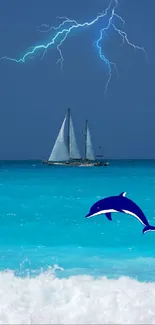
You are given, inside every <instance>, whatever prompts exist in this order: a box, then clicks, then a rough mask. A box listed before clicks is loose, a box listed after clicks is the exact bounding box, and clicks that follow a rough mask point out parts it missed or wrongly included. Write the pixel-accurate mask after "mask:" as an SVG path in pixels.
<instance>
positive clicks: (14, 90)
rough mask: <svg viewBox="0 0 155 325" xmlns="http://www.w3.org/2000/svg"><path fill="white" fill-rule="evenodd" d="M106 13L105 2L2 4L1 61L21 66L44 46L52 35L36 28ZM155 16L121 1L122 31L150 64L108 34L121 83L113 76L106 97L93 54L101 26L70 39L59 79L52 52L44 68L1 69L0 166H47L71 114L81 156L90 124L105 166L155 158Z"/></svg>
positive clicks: (147, 5)
mask: <svg viewBox="0 0 155 325" xmlns="http://www.w3.org/2000/svg"><path fill="white" fill-rule="evenodd" d="M107 5H108V1H106V0H83V1H77V0H74V1H73V0H46V1H45V0H33V1H24V0H16V1H12V0H1V1H0V31H1V33H0V44H1V46H0V57H3V56H5V55H6V56H9V57H13V58H17V59H18V58H20V56H22V55H23V54H24V53H25V52H26V51H27V50H28V49H30V47H31V46H34V45H38V44H41V43H44V44H45V43H46V41H47V40H48V39H50V38H51V37H52V36H51V34H46V33H40V32H38V31H37V29H36V27H37V26H39V25H41V24H43V23H44V24H45V23H46V24H50V25H54V26H56V24H57V23H58V21H57V20H56V17H57V16H69V17H71V18H73V19H76V20H78V22H81V23H83V22H84V21H86V20H91V19H94V18H95V17H96V15H97V14H98V13H99V12H101V11H102V10H103V9H105V8H106V6H107ZM154 11H155V1H154V0H149V1H148V0H136V1H135V0H120V1H119V5H118V8H117V13H118V14H120V15H122V17H123V19H125V21H126V24H125V31H126V32H127V34H128V37H129V39H130V41H131V42H133V43H135V44H136V45H139V46H143V47H144V48H145V50H146V52H147V55H148V59H149V61H148V63H147V62H146V59H145V56H144V54H143V53H142V52H140V51H137V52H136V53H135V52H134V51H133V49H132V48H130V47H129V46H128V45H126V44H125V45H124V46H123V47H120V44H121V39H120V37H119V36H118V35H117V34H115V33H114V32H112V31H110V32H109V33H108V35H107V37H106V40H105V41H104V42H103V43H102V44H103V49H104V53H105V54H106V56H107V57H108V58H109V59H110V60H113V61H115V63H116V65H117V69H118V71H119V78H117V75H116V74H115V72H114V73H113V76H112V79H111V82H110V84H109V88H108V91H107V94H106V97H105V96H104V89H105V84H106V80H107V74H106V73H107V70H106V66H105V64H104V63H103V61H102V60H101V59H100V58H99V56H98V53H97V51H96V49H95V47H93V42H94V41H95V40H96V39H97V38H98V36H99V27H100V24H99V25H94V26H93V27H92V28H90V29H85V30H83V32H82V31H78V32H76V33H75V32H73V33H72V36H70V37H69V38H68V40H67V41H66V43H65V44H64V45H63V47H62V50H63V54H64V59H65V61H64V73H62V72H61V68H60V66H59V65H57V64H56V61H57V59H58V53H57V51H56V50H55V49H54V48H53V49H49V51H48V53H47V54H46V55H45V57H44V59H43V60H40V58H41V56H37V57H36V58H35V59H33V60H29V61H27V62H26V63H25V64H17V63H14V62H10V61H7V60H2V61H0V85H1V87H0V113H1V114H0V115H1V118H0V159H44V158H47V157H48V155H49V154H50V151H51V149H52V146H53V144H54V141H55V138H56V136H57V132H58V130H59V128H60V124H61V123H62V120H63V118H64V115H65V113H66V110H67V108H68V107H70V108H71V109H72V116H73V119H74V125H75V130H76V135H77V139H78V143H79V145H80V148H81V149H82V136H81V134H80V131H81V130H82V129H83V128H84V121H85V119H86V118H88V120H89V126H90V129H91V133H92V140H93V144H94V147H95V150H96V153H97V154H98V153H99V151H97V147H98V145H102V146H104V154H105V156H106V157H107V158H155V83H154V76H155V38H154V28H155V27H154V24H155V23H154ZM117 26H118V27H121V25H120V24H118V25H117ZM103 27H104V26H103Z"/></svg>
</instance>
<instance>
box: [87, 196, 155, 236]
mask: <svg viewBox="0 0 155 325" xmlns="http://www.w3.org/2000/svg"><path fill="white" fill-rule="evenodd" d="M112 212H122V213H126V214H130V215H132V216H133V217H135V218H136V219H138V220H139V221H140V222H141V223H142V224H143V225H144V226H145V227H144V229H143V234H145V232H148V231H155V227H154V226H151V225H150V224H149V222H148V220H147V219H146V217H145V215H144V213H143V211H142V210H141V209H140V208H139V206H138V205H137V204H135V203H134V202H133V201H132V200H130V199H128V198H127V197H126V192H122V193H121V194H119V195H117V196H110V197H107V198H105V199H102V200H99V201H98V202H96V203H95V204H94V205H93V206H92V207H91V208H90V211H89V213H88V214H87V215H86V218H91V217H94V216H97V215H100V214H105V215H106V217H107V218H108V219H109V220H110V221H112V218H111V213H112Z"/></svg>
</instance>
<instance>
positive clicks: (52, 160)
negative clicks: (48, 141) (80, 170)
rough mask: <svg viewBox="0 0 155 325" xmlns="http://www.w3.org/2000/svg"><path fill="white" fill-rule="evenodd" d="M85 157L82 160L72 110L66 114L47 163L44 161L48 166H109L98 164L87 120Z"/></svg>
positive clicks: (102, 163) (101, 162)
mask: <svg viewBox="0 0 155 325" xmlns="http://www.w3.org/2000/svg"><path fill="white" fill-rule="evenodd" d="M67 120H68V130H67V133H68V134H67V143H66V141H65V126H66V122H67ZM84 137H85V141H84V143H85V155H84V159H83V158H82V156H81V154H80V151H79V149H78V145H77V141H76V137H75V132H74V126H73V121H72V117H71V112H70V109H68V113H67V114H66V116H65V118H64V120H63V122H62V125H61V128H60V131H59V134H58V136H57V139H56V141H55V144H54V146H53V149H52V152H51V154H50V156H49V159H48V160H47V161H43V163H44V164H48V165H67V166H107V165H108V163H107V162H103V161H100V162H96V161H95V155H94V151H93V146H92V142H91V135H90V131H89V127H88V121H87V120H86V125H85V134H84Z"/></svg>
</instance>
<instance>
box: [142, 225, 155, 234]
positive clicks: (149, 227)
mask: <svg viewBox="0 0 155 325" xmlns="http://www.w3.org/2000/svg"><path fill="white" fill-rule="evenodd" d="M148 231H155V227H153V226H150V225H148V226H146V227H144V229H143V234H145V232H148Z"/></svg>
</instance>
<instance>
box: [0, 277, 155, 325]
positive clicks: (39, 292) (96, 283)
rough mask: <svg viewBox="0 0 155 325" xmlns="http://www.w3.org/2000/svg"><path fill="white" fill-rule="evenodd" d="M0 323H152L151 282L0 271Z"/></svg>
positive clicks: (154, 311) (153, 288) (154, 304)
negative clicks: (58, 276)
mask: <svg viewBox="0 0 155 325" xmlns="http://www.w3.org/2000/svg"><path fill="white" fill-rule="evenodd" d="M0 324H155V283H140V282H138V281H136V280H133V279H129V278H125V277H121V278H119V279H118V280H110V279H107V278H105V277H104V278H97V279H95V278H93V277H90V276H74V277H70V278H68V279H65V278H63V279H59V278H57V277H56V276H55V275H54V274H53V273H52V272H51V271H49V272H44V273H41V274H40V275H39V276H37V277H35V278H30V277H27V278H20V277H17V276H15V275H14V273H13V272H11V271H5V272H0Z"/></svg>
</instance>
